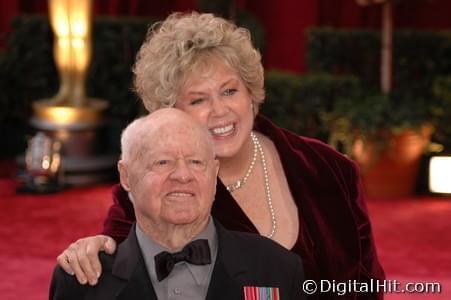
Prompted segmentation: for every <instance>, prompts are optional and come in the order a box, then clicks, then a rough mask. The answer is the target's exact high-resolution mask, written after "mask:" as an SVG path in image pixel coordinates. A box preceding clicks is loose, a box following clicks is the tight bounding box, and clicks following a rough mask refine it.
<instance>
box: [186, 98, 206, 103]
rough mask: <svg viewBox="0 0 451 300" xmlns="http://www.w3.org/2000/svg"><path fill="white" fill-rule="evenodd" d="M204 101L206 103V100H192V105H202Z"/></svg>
mask: <svg viewBox="0 0 451 300" xmlns="http://www.w3.org/2000/svg"><path fill="white" fill-rule="evenodd" d="M204 101H205V99H204V98H197V99H193V100H191V102H190V105H197V104H200V103H202V102H204Z"/></svg>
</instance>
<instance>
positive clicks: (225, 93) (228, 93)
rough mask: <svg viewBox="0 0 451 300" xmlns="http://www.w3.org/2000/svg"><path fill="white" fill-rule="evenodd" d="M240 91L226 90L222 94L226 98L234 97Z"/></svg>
mask: <svg viewBox="0 0 451 300" xmlns="http://www.w3.org/2000/svg"><path fill="white" fill-rule="evenodd" d="M237 91H238V90H237V89H226V90H225V91H224V92H223V93H222V94H223V95H224V96H232V95H234V94H235V93H236V92H237Z"/></svg>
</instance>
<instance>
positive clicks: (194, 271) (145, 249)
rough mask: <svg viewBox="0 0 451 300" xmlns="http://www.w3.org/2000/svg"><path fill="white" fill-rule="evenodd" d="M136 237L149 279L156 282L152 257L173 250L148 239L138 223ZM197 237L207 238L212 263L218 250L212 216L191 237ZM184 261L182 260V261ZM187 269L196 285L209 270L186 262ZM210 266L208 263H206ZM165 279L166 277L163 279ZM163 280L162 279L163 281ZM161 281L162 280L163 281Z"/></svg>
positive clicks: (207, 274) (195, 238) (203, 278)
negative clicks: (201, 228) (197, 232)
mask: <svg viewBox="0 0 451 300" xmlns="http://www.w3.org/2000/svg"><path fill="white" fill-rule="evenodd" d="M136 238H137V240H138V244H139V247H140V248H141V252H142V254H143V257H144V261H145V263H146V267H147V271H148V273H149V276H150V279H151V280H152V282H153V283H155V282H158V279H157V274H156V271H155V260H154V257H155V255H157V254H158V253H160V252H162V251H167V252H173V251H171V250H169V249H167V248H166V247H164V246H162V245H160V244H159V243H158V242H156V241H154V240H152V239H150V238H149V237H148V236H147V235H146V234H145V233H144V232H143V231H142V229H141V227H140V226H139V224H138V223H136ZM197 239H206V240H208V246H209V247H210V253H211V258H212V260H211V261H212V263H211V265H214V262H215V261H216V255H217V252H218V237H217V233H216V227H215V225H214V222H213V218H212V217H211V216H210V218H209V220H208V223H207V226H205V228H204V229H203V230H202V231H201V232H200V233H199V234H198V235H197V236H195V237H194V238H193V240H197ZM182 263H184V262H182ZM186 265H187V267H188V269H189V270H190V273H191V275H192V276H193V278H194V280H195V281H196V283H197V284H198V285H200V283H202V282H204V280H205V277H206V276H209V275H210V274H209V272H204V268H205V266H202V265H200V266H197V265H192V264H188V263H186ZM208 266H210V265H208ZM164 280H166V279H164ZM164 280H163V281H164ZM163 281H162V282H163Z"/></svg>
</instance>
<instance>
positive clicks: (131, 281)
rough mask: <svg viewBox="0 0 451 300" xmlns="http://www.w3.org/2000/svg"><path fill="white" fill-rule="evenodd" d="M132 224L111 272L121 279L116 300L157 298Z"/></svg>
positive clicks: (120, 246)
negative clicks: (121, 284)
mask: <svg viewBox="0 0 451 300" xmlns="http://www.w3.org/2000/svg"><path fill="white" fill-rule="evenodd" d="M135 226H136V225H133V226H132V228H131V230H130V233H129V235H128V237H127V239H126V240H125V241H124V242H123V243H122V244H120V245H119V248H118V250H117V255H116V259H115V261H114V265H113V270H112V274H113V276H114V277H118V278H120V279H122V282H123V286H122V287H121V288H120V290H119V291H118V294H117V295H118V296H117V298H116V299H118V300H126V299H151V300H153V299H155V300H156V299H157V296H156V294H155V291H154V289H153V286H152V283H151V281H150V278H149V274H148V273H147V269H146V264H145V262H144V258H143V256H142V254H141V250H140V248H139V245H138V241H137V239H136V234H135Z"/></svg>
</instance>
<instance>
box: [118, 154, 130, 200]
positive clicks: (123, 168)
mask: <svg viewBox="0 0 451 300" xmlns="http://www.w3.org/2000/svg"><path fill="white" fill-rule="evenodd" d="M117 169H118V170H119V179H120V181H121V185H122V187H123V188H124V190H126V191H128V192H129V191H130V181H129V174H128V168H127V164H126V163H125V162H124V161H123V160H122V159H121V160H119V161H118V162H117Z"/></svg>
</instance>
